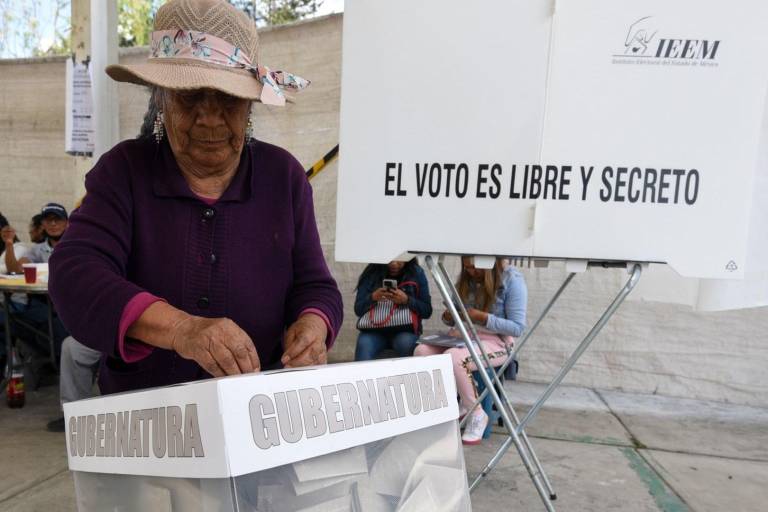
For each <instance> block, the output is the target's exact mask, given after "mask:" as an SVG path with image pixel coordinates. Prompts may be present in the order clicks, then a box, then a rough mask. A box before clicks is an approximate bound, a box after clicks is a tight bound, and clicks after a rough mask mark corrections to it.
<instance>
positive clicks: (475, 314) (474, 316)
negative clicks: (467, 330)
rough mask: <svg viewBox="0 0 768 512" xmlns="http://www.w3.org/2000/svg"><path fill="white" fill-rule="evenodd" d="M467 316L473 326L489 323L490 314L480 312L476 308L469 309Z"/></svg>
mask: <svg viewBox="0 0 768 512" xmlns="http://www.w3.org/2000/svg"><path fill="white" fill-rule="evenodd" d="M467 314H468V315H469V318H470V320H472V323H473V324H477V325H485V324H487V323H488V313H486V312H485V311H480V310H479V309H475V308H469V309H468V310H467Z"/></svg>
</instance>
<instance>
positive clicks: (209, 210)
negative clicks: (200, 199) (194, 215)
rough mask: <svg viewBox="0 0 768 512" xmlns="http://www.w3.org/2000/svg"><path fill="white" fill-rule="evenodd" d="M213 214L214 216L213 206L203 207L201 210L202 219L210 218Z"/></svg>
mask: <svg viewBox="0 0 768 512" xmlns="http://www.w3.org/2000/svg"><path fill="white" fill-rule="evenodd" d="M214 216H216V210H214V209H213V208H205V209H204V210H203V219H204V220H208V219H212V218H213V217H214Z"/></svg>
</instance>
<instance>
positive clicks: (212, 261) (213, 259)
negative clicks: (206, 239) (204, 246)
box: [211, 254, 216, 265]
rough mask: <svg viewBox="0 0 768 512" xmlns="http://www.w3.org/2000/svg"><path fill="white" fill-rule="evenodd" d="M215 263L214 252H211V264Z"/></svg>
mask: <svg viewBox="0 0 768 512" xmlns="http://www.w3.org/2000/svg"><path fill="white" fill-rule="evenodd" d="M215 263H216V255H215V254H211V265H213V264H215Z"/></svg>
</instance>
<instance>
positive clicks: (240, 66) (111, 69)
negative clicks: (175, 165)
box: [106, 0, 309, 105]
mask: <svg viewBox="0 0 768 512" xmlns="http://www.w3.org/2000/svg"><path fill="white" fill-rule="evenodd" d="M106 71H107V74H108V75H109V76H110V77H112V78H113V79H114V80H117V81H118V82H131V83H135V84H139V85H149V86H159V87H163V88H166V89H175V90H189V89H201V88H210V89H216V90H219V91H222V92H224V93H226V94H230V95H232V96H237V97H239V98H244V99H249V100H257V101H261V102H263V103H268V104H272V105H283V104H284V103H285V96H284V95H283V93H282V92H281V88H290V89H294V90H301V89H303V88H304V87H306V86H308V85H309V82H308V81H306V80H303V79H302V78H300V77H297V76H295V75H291V74H290V73H285V72H283V71H271V70H270V69H269V68H267V67H266V66H262V65H260V63H259V34H258V32H257V31H256V26H255V25H254V23H253V22H252V21H251V20H250V19H249V18H248V16H246V15H245V13H243V12H242V11H240V10H238V9H237V8H235V7H234V6H232V5H230V4H229V3H227V2H226V1H224V0H169V1H168V2H167V3H166V4H165V5H163V6H162V7H160V9H159V10H158V11H157V15H156V16H155V24H154V30H153V32H152V43H151V50H150V56H149V58H148V60H147V62H146V63H142V64H127V65H111V66H107V69H106Z"/></svg>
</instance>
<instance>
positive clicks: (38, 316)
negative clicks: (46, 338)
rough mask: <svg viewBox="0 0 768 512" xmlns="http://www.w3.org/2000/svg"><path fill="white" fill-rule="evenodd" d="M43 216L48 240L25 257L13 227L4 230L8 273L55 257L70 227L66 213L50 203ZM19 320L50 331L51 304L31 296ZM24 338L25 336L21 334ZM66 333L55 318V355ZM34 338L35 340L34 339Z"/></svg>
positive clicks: (43, 211) (63, 209)
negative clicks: (53, 254)
mask: <svg viewBox="0 0 768 512" xmlns="http://www.w3.org/2000/svg"><path fill="white" fill-rule="evenodd" d="M40 214H41V215H42V219H43V220H42V226H43V229H44V230H45V233H46V235H47V240H45V241H44V242H42V243H39V244H35V245H33V246H32V247H31V248H30V249H29V251H28V252H27V253H26V254H25V255H23V256H22V255H21V254H17V247H16V245H14V243H13V240H14V239H17V238H16V231H15V230H14V229H13V228H12V227H11V226H6V227H4V228H3V229H2V238H3V242H4V243H5V251H4V253H3V256H4V260H5V265H6V267H7V269H8V272H14V273H18V274H21V273H23V272H24V268H23V265H24V263H48V259H49V258H50V257H51V253H53V249H54V248H55V247H56V244H58V243H59V240H61V237H62V236H64V232H65V231H66V230H67V226H68V216H67V210H66V209H65V208H64V207H63V206H61V205H60V204H56V203H48V204H47V205H45V206H44V207H43V209H42V211H41V212H40ZM17 314H18V316H19V318H20V319H21V320H22V321H24V322H27V323H29V324H31V325H33V326H34V327H36V328H39V329H40V330H43V331H47V330H48V304H47V302H46V301H45V300H43V299H42V298H41V297H40V296H37V295H32V296H31V297H30V299H29V302H28V304H27V305H26V307H24V308H22V309H21V310H20V311H18V312H17ZM22 334H24V333H22ZM67 334H68V333H67V331H66V329H64V325H62V323H61V321H60V320H59V319H58V317H56V316H54V318H53V337H54V342H55V343H54V345H55V347H56V355H57V356H58V355H59V350H60V347H61V343H62V341H63V340H64V338H66V337H67ZM32 338H34V336H32Z"/></svg>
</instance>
